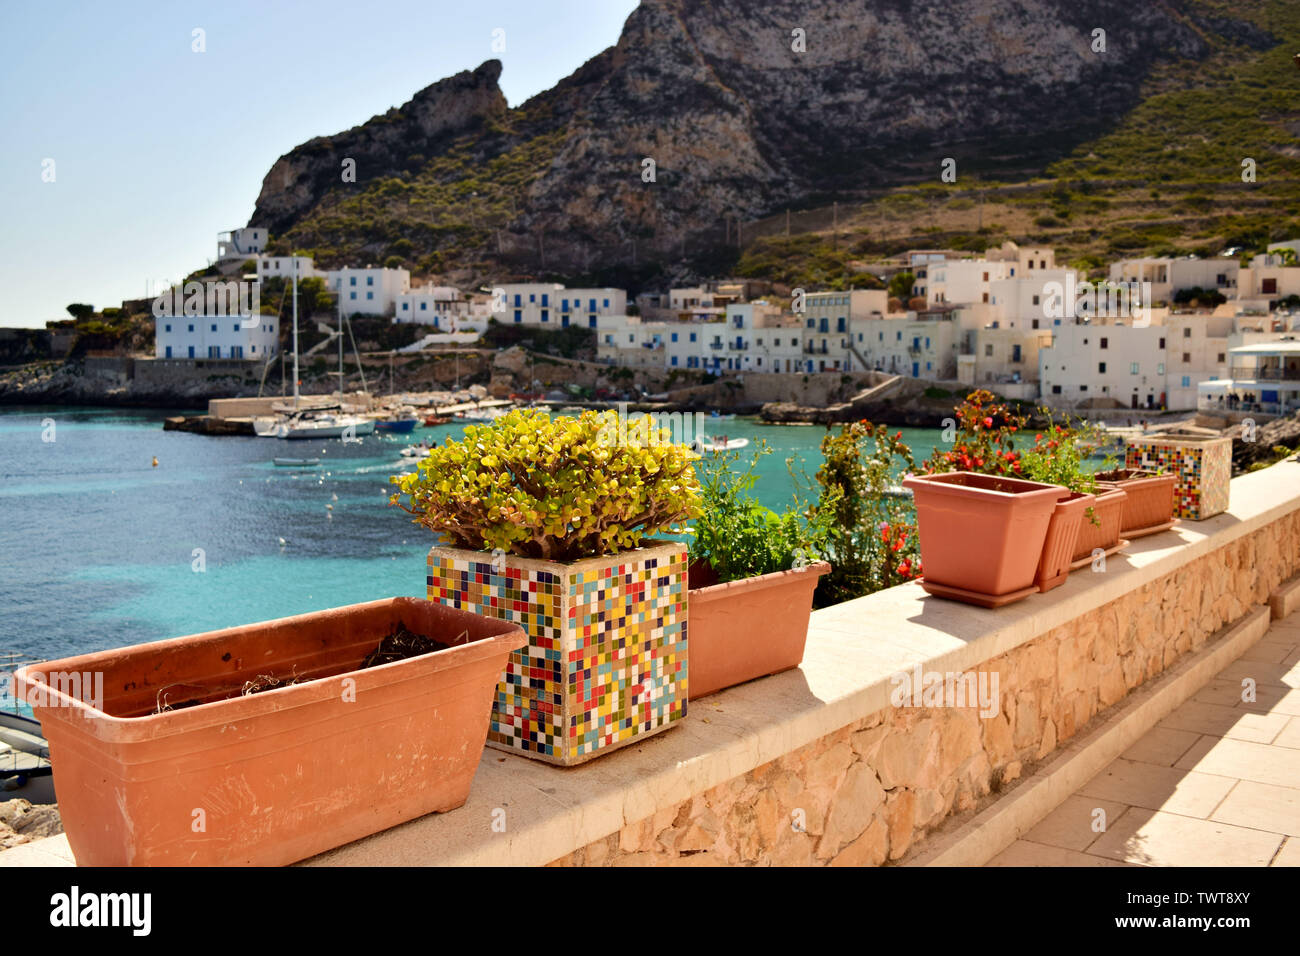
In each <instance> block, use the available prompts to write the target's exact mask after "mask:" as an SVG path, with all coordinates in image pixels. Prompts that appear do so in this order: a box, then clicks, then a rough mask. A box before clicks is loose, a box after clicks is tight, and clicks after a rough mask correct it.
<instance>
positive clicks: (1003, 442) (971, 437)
mask: <svg viewBox="0 0 1300 956" xmlns="http://www.w3.org/2000/svg"><path fill="white" fill-rule="evenodd" d="M953 414H954V415H955V416H956V421H955V423H954V426H950V427H949V429H946V430H945V438H946V437H947V433H948V431H953V432H954V435H953V438H952V446H951V447H950V448H942V447H939V448H935V450H934V452H933V453H932V454H931V455H930V457H929V459H927V460H926V462H925V473H926V474H927V475H933V474H936V473H939V472H948V471H976V472H980V473H981V474H986V475H1002V476H1006V477H1012V478H1015V477H1018V476H1020V475H1021V472H1022V470H1023V468H1024V465H1023V462H1022V461H1021V453H1020V452H1019V451H1017V450H1016V438H1017V436H1018V435H1019V434H1020V433H1021V432H1023V431H1024V429H1025V425H1026V423H1027V422H1028V420H1029V419H1028V417H1027V416H1025V415H1021V414H1019V413H1018V412H1016V411H1013V410H1012V408H1011V407H1010V406H1009V405H1007V404H1005V403H1003V402H999V401H998V398H997V396H996V395H994V394H993V393H992V392H988V391H985V390H984V389H977V390H976V391H973V392H971V393H970V394H969V395H967V396H966V400H965V401H964V402H962V403H961V404H960V405H958V406H957V407H956V408H955V409H954V410H953Z"/></svg>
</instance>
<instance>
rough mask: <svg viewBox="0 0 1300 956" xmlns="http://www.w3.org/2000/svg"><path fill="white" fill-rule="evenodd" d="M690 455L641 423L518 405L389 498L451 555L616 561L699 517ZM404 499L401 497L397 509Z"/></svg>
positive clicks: (447, 446) (426, 464)
mask: <svg viewBox="0 0 1300 956" xmlns="http://www.w3.org/2000/svg"><path fill="white" fill-rule="evenodd" d="M693 458H694V456H693V455H692V453H691V452H690V450H689V449H687V448H686V447H685V446H684V445H678V444H673V443H672V442H671V435H670V434H669V433H668V431H667V430H666V429H659V428H658V427H656V426H655V424H654V422H653V420H652V419H650V417H649V416H644V418H643V419H638V420H634V421H630V422H628V423H627V424H626V426H625V427H624V428H623V429H620V428H619V423H618V417H617V414H616V413H615V412H584V413H583V414H582V415H581V416H579V417H577V418H571V417H557V418H555V419H554V420H552V419H551V418H550V417H549V416H547V415H546V414H545V413H543V412H539V411H532V410H528V409H517V410H515V411H513V412H510V413H508V414H506V415H503V416H502V417H501V418H499V419H497V420H496V421H494V422H492V423H491V424H488V425H471V426H469V427H468V428H466V429H465V434H464V437H463V438H460V439H455V438H449V439H448V440H447V441H446V442H444V443H443V444H442V445H439V446H437V447H435V448H433V449H431V450H430V452H429V454H428V455H427V456H426V457H425V458H424V459H423V460H421V461H420V462H419V464H418V467H417V470H416V471H415V472H412V473H411V474H408V475H395V476H393V477H391V478H390V479H389V481H390V482H391V483H392V484H395V485H397V487H398V488H399V489H400V490H399V492H398V493H396V494H394V495H392V497H391V498H390V499H389V501H390V503H391V504H394V505H398V506H399V507H401V508H403V509H404V510H405V511H408V512H410V513H411V514H412V515H414V516H415V518H414V520H415V522H416V523H417V524H421V525H423V526H424V527H426V528H428V529H429V530H430V531H433V532H434V533H436V534H438V535H440V536H442V537H443V538H445V539H446V541H447V543H448V544H450V545H451V546H453V547H458V548H468V549H471V550H475V551H493V550H496V549H498V548H499V549H501V550H502V551H504V552H506V553H507V554H515V555H519V556H521V557H527V558H543V559H546V560H552V561H573V560H577V559H579V558H587V557H596V556H599V555H606V554H615V553H617V552H620V551H625V550H628V549H631V548H635V547H637V546H639V545H640V544H641V542H642V541H643V540H644V539H645V538H648V537H651V536H653V535H656V534H662V533H666V532H670V531H675V530H679V526H681V525H682V524H683V523H685V522H687V521H690V520H692V519H694V518H696V517H698V516H699V514H700V487H699V483H698V481H697V480H696V477H695V471H694V469H693V467H692V462H693ZM403 496H405V499H406V500H405V501H403V500H402V499H403Z"/></svg>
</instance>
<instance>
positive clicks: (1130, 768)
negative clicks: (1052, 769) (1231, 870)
mask: <svg viewBox="0 0 1300 956" xmlns="http://www.w3.org/2000/svg"><path fill="white" fill-rule="evenodd" d="M1251 682H1253V686H1252V684H1251ZM1251 690H1253V699H1251V695H1250V691H1251ZM1099 818H1100V819H1101V820H1102V821H1104V830H1102V829H1101V828H1100V827H1099V826H1098V820H1099ZM987 865H989V866H1100V865H1132V866H1300V615H1292V616H1291V617H1289V618H1286V619H1283V620H1281V621H1274V622H1273V623H1272V624H1271V625H1270V627H1269V631H1268V633H1267V634H1266V635H1265V636H1264V637H1263V638H1261V639H1260V640H1259V641H1258V642H1256V643H1255V644H1254V645H1253V646H1252V647H1251V648H1249V649H1248V650H1247V651H1245V652H1244V653H1243V654H1242V655H1241V656H1240V657H1238V658H1237V660H1235V661H1233V662H1232V663H1231V664H1229V665H1228V666H1227V667H1225V668H1224V669H1223V670H1222V671H1220V672H1219V674H1218V676H1217V677H1216V678H1215V679H1214V680H1211V681H1210V682H1208V683H1207V684H1206V685H1205V687H1203V688H1202V689H1201V690H1200V691H1198V692H1197V693H1196V694H1194V695H1193V696H1192V698H1191V699H1189V700H1188V701H1186V702H1185V703H1184V704H1182V705H1181V706H1179V707H1178V708H1176V709H1175V710H1173V711H1172V712H1170V714H1169V715H1168V716H1167V717H1166V718H1165V719H1164V720H1162V721H1160V723H1159V724H1158V725H1157V726H1156V727H1154V728H1152V729H1151V730H1150V731H1149V732H1148V733H1147V734H1146V735H1144V736H1143V737H1142V738H1141V739H1139V740H1138V741H1137V742H1136V743H1134V744H1133V746H1131V747H1130V748H1129V749H1128V750H1126V751H1125V752H1124V754H1123V755H1122V756H1121V757H1119V758H1118V759H1116V760H1114V761H1112V762H1111V763H1110V764H1109V765H1108V766H1106V767H1105V768H1104V769H1103V770H1102V771H1101V772H1100V773H1098V774H1097V775H1096V776H1095V777H1093V778H1092V779H1091V780H1089V781H1088V782H1087V783H1086V784H1084V785H1083V786H1082V787H1080V788H1079V790H1078V791H1077V792H1076V793H1075V794H1074V795H1073V796H1071V797H1069V798H1067V799H1066V800H1065V801H1064V802H1063V803H1062V804H1061V806H1060V807H1058V808H1057V809H1056V810H1055V811H1053V812H1052V813H1050V814H1048V815H1047V816H1046V817H1044V818H1043V820H1041V821H1040V822H1039V823H1038V824H1037V825H1036V826H1035V827H1033V828H1032V829H1031V830H1029V831H1028V832H1027V833H1025V835H1024V836H1023V837H1022V838H1021V839H1019V840H1017V841H1016V842H1015V843H1013V844H1012V845H1011V846H1009V847H1007V849H1005V850H1004V851H1002V852H1001V853H999V854H998V855H997V856H995V857H994V858H993V859H992V860H990V861H989V863H988V864H987Z"/></svg>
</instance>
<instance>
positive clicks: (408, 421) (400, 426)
mask: <svg viewBox="0 0 1300 956" xmlns="http://www.w3.org/2000/svg"><path fill="white" fill-rule="evenodd" d="M418 424H420V420H419V419H418V418H381V419H379V420H378V421H376V422H375V430H376V431H381V432H390V433H392V434H396V435H409V434H410V433H411V432H413V431H415V426H416V425H418Z"/></svg>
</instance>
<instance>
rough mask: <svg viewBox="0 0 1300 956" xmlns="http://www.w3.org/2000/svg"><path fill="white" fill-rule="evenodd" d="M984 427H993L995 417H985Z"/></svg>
mask: <svg viewBox="0 0 1300 956" xmlns="http://www.w3.org/2000/svg"><path fill="white" fill-rule="evenodd" d="M984 427H985V428H992V427H993V419H991V418H985V419H984Z"/></svg>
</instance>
